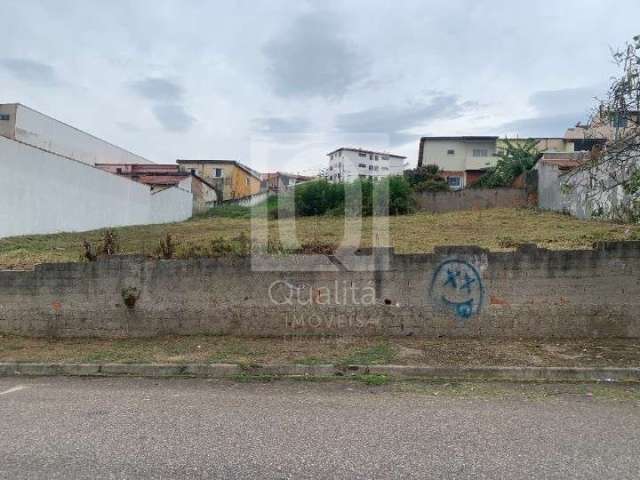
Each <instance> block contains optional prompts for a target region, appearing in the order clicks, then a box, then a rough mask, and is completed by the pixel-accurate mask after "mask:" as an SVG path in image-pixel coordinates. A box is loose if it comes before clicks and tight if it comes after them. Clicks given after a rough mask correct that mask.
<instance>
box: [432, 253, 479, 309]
mask: <svg viewBox="0 0 640 480" xmlns="http://www.w3.org/2000/svg"><path fill="white" fill-rule="evenodd" d="M429 296H430V298H431V302H432V303H433V304H434V305H435V306H436V307H437V308H441V309H442V310H445V311H449V312H452V313H453V314H454V315H456V316H457V317H458V318H459V319H460V320H461V321H464V320H467V319H468V318H470V317H471V316H473V315H475V314H478V313H479V312H480V310H481V309H482V303H483V299H484V286H483V284H482V277H481V276H480V273H479V272H478V270H477V269H476V267H474V266H473V265H471V264H470V263H468V262H466V261H464V260H446V261H444V262H442V263H441V264H440V265H439V266H438V268H437V269H436V271H435V272H434V274H433V278H432V280H431V288H430V289H429Z"/></svg>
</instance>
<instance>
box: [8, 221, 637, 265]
mask: <svg viewBox="0 0 640 480" xmlns="http://www.w3.org/2000/svg"><path fill="white" fill-rule="evenodd" d="M350 221H352V220H351V219H350ZM281 222H282V223H281V226H284V227H289V228H291V227H293V221H292V220H282V221H281ZM344 223H345V219H344V218H343V217H305V218H302V219H298V220H296V221H295V230H296V232H297V236H298V238H299V239H300V241H301V242H321V243H337V242H338V241H340V240H341V238H342V235H343V231H344ZM363 223H364V225H363V235H362V241H361V242H362V246H365V247H366V246H370V245H371V243H372V237H373V234H372V227H371V223H370V221H367V220H365V221H364V222H363ZM389 223H390V229H391V241H392V244H393V246H394V247H395V248H396V251H397V252H398V253H418V252H431V251H433V248H434V247H435V246H438V245H480V246H482V247H485V248H489V249H492V250H506V249H512V248H514V247H515V246H516V245H517V244H518V243H535V244H537V245H538V246H540V247H546V248H551V249H573V248H578V249H581V248H590V247H591V245H592V244H593V242H595V241H601V240H640V226H638V225H634V226H629V225H618V224H614V223H608V222H601V221H585V220H578V219H575V218H571V217H568V216H565V215H560V214H555V213H549V212H539V211H536V210H529V209H495V210H483V211H467V212H453V213H446V214H438V215H431V214H427V213H417V214H414V215H406V216H398V217H390V218H389ZM277 224H278V222H277V221H274V222H272V223H271V224H270V230H271V236H272V237H275V238H277V235H276V234H275V228H274V227H275V226H276V225H277ZM116 231H117V234H118V237H119V242H120V247H121V253H125V254H133V253H138V254H144V255H153V254H154V252H155V251H156V249H157V248H158V244H159V242H160V240H161V239H162V238H163V237H165V236H166V234H167V233H170V234H171V235H172V236H173V238H174V240H176V241H177V242H179V243H180V244H181V247H182V248H184V247H185V246H199V245H200V246H203V245H208V244H209V243H210V242H211V241H212V240H213V239H215V238H218V237H223V238H226V239H232V238H234V237H237V236H239V235H240V234H242V233H244V234H246V235H249V233H250V231H251V221H250V220H249V219H247V218H220V217H210V218H201V219H194V220H190V221H187V222H182V223H175V224H170V225H151V226H142V227H126V228H118V229H116ZM102 235H103V232H101V231H93V232H85V233H63V234H56V235H37V236H26V237H14V238H7V239H0V268H5V269H6V268H29V267H31V266H33V265H34V264H36V263H43V262H68V261H78V260H79V259H80V256H81V253H82V242H83V240H88V241H90V242H92V243H93V244H98V243H99V242H100V239H101V237H102Z"/></svg>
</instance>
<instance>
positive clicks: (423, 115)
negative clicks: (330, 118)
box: [336, 94, 476, 145]
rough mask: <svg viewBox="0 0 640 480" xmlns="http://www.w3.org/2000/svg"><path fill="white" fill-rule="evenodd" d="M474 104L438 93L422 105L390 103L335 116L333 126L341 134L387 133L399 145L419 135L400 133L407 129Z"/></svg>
mask: <svg viewBox="0 0 640 480" xmlns="http://www.w3.org/2000/svg"><path fill="white" fill-rule="evenodd" d="M474 106H476V104H475V103H473V102H461V101H460V99H459V97H458V96H457V95H449V94H438V95H436V96H435V97H432V98H431V100H430V101H428V102H425V103H421V104H414V105H406V106H396V105H389V106H383V107H375V108H369V109H366V110H360V111H358V112H353V113H344V114H341V115H338V117H337V119H336V129H337V130H338V131H340V132H343V133H357V132H360V133H365V132H366V133H382V134H388V135H389V137H390V142H391V143H392V144H393V145H401V144H404V143H408V142H409V141H411V140H413V139H416V138H418V137H419V135H414V134H409V133H403V132H405V131H406V130H409V129H412V128H415V127H419V126H421V125H423V124H425V123H427V122H430V121H433V120H439V119H440V120H442V119H451V118H456V117H459V116H460V115H462V114H463V113H464V112H465V111H467V110H469V109H471V108H473V107H474Z"/></svg>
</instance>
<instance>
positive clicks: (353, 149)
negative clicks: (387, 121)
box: [327, 147, 407, 159]
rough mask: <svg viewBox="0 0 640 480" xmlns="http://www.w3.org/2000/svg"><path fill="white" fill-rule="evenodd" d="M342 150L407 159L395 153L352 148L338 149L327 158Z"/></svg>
mask: <svg viewBox="0 0 640 480" xmlns="http://www.w3.org/2000/svg"><path fill="white" fill-rule="evenodd" d="M341 150H347V151H349V152H359V153H367V154H371V153H372V154H374V155H386V156H388V157H395V158H403V159H404V158H407V157H403V156H402V155H394V154H393V153H389V152H376V151H375V150H365V149H362V148H350V147H340V148H337V149H336V150H334V151H333V152H329V153H327V156H329V155H333V154H334V153H336V152H339V151H341Z"/></svg>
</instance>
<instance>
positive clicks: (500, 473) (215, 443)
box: [0, 378, 640, 480]
mask: <svg viewBox="0 0 640 480" xmlns="http://www.w3.org/2000/svg"><path fill="white" fill-rule="evenodd" d="M464 388H465V390H464V392H463V393H462V394H461V393H460V391H459V390H457V389H456V388H454V387H452V388H451V389H449V390H447V388H446V386H444V387H437V388H436V387H434V388H420V387H419V386H414V385H407V386H406V387H405V386H402V385H400V386H398V385H394V386H389V385H387V386H377V387H376V386H367V385H364V384H361V383H351V382H331V383H326V382H295V381H277V382H271V383H266V384H260V383H234V382H230V381H220V380H217V381H216V380H203V379H199V380H198V379H164V380H152V379H130V378H99V379H82V378H40V379H28V378H1V379H0V478H2V479H5V478H6V479H22V478H47V479H57V478H64V479H73V478H87V479H102V478H105V479H107V478H108V479H124V478H132V479H134V478H135V479H137V478H180V479H181V478H185V479H186V478H189V479H193V478H229V479H251V478H274V479H285V478H292V479H306V478H308V479H325V478H326V479H334V478H357V479H372V478H434V479H435V478H437V479H440V478H452V479H453V478H455V479H458V478H460V479H462V478H465V479H466V478H469V479H471V478H473V479H482V478H491V479H493V478H505V479H525V478H526V479H530V478H541V479H542V478H544V479H563V480H565V479H572V478H594V479H595V478H598V479H601V478H606V479H617V478H620V479H622V478H625V479H626V478H628V479H637V478H639V476H640V473H639V472H640V456H639V454H640V433H639V432H640V403H639V402H638V398H640V397H637V396H631V397H625V398H619V397H618V395H617V394H616V395H611V396H608V395H604V396H602V397H598V398H596V397H595V396H589V395H588V394H584V392H586V391H588V389H589V388H590V387H585V388H584V389H580V388H577V389H576V391H578V392H583V393H575V392H574V393H571V394H568V393H559V394H557V395H550V396H549V395H544V396H542V395H533V396H527V395H523V394H521V392H523V391H524V390H523V388H524V389H526V388H528V387H522V386H517V387H514V391H516V393H515V394H507V395H504V394H502V393H492V392H491V391H490V389H489V391H487V387H486V386H485V387H482V388H479V390H482V391H483V393H481V394H480V393H479V394H477V395H476V394H474V393H473V392H474V387H469V386H466V387H464ZM501 388H502V387H498V390H500V389H501ZM532 388H533V387H532ZM612 388H613V387H612ZM436 393H438V395H436Z"/></svg>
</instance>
